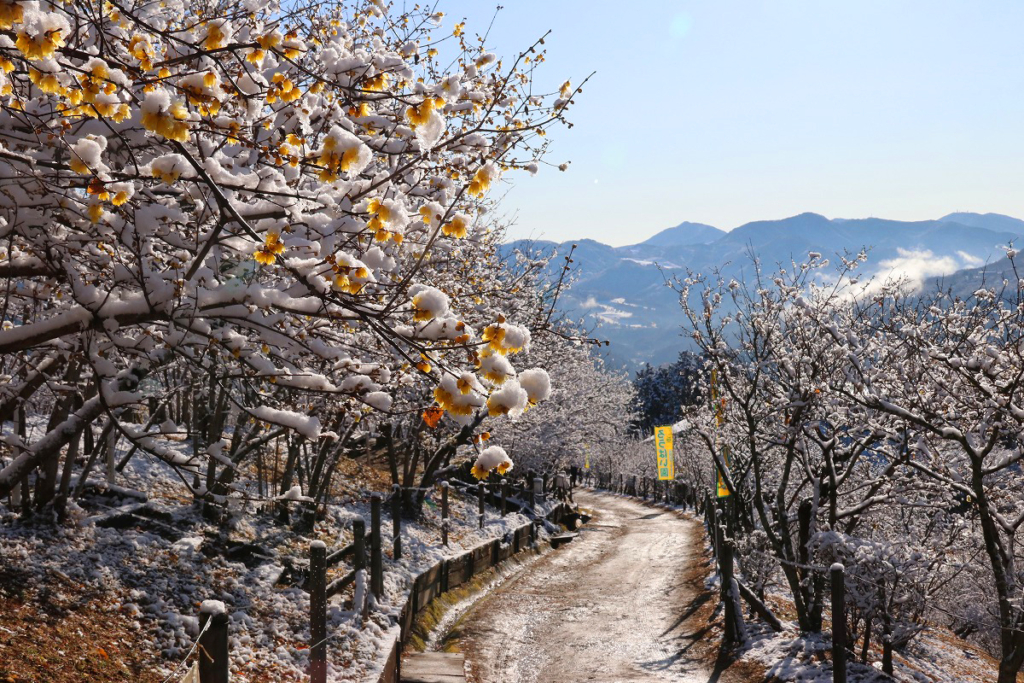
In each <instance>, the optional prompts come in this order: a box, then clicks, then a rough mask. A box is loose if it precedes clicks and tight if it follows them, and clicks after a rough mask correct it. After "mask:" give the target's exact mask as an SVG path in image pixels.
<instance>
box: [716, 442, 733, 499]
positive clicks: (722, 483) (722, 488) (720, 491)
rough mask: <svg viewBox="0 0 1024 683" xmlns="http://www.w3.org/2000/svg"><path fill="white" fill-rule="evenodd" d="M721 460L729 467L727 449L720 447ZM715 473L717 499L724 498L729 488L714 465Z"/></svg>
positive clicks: (726, 447)
mask: <svg viewBox="0 0 1024 683" xmlns="http://www.w3.org/2000/svg"><path fill="white" fill-rule="evenodd" d="M722 460H724V461H725V466H726V467H729V464H730V463H729V447H728V446H723V447H722ZM715 471H716V472H717V473H718V497H719V498H725V497H726V496H728V495H729V487H728V486H726V485H725V478H724V477H722V471H721V470H720V469H718V465H715Z"/></svg>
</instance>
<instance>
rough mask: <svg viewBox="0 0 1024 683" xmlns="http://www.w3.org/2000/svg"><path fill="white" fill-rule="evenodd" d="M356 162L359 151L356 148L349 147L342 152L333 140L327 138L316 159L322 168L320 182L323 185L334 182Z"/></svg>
mask: <svg viewBox="0 0 1024 683" xmlns="http://www.w3.org/2000/svg"><path fill="white" fill-rule="evenodd" d="M358 160H359V150H358V149H357V148H355V147H349V148H348V149H346V150H344V151H342V150H339V149H338V145H337V142H336V141H335V139H334V138H333V137H328V138H327V139H326V140H324V145H323V150H321V152H320V157H319V159H317V163H318V164H319V165H320V166H321V167H322V168H321V170H320V180H322V181H324V182H325V183H331V182H334V181H335V180H337V179H338V178H340V177H341V174H342V173H348V170H349V169H350V168H351V167H352V166H354V165H355V164H356V163H357V162H358Z"/></svg>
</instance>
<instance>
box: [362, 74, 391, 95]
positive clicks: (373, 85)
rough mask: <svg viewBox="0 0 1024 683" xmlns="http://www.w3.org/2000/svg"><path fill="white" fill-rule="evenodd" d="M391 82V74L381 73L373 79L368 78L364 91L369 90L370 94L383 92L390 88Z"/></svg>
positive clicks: (364, 84) (364, 82)
mask: <svg viewBox="0 0 1024 683" xmlns="http://www.w3.org/2000/svg"><path fill="white" fill-rule="evenodd" d="M390 80H391V76H390V74H387V73H383V72H382V73H379V74H377V75H376V76H374V77H373V78H368V79H366V80H365V81H363V90H369V91H370V92H381V91H383V90H384V89H385V88H387V87H388V82H389V81H390Z"/></svg>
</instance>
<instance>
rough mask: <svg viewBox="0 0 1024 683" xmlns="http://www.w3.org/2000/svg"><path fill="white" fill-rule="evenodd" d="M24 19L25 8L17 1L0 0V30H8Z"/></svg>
mask: <svg viewBox="0 0 1024 683" xmlns="http://www.w3.org/2000/svg"><path fill="white" fill-rule="evenodd" d="M23 21H25V8H23V7H22V6H21V4H20V3H18V2H9V1H8V0H2V1H0V30H4V31H10V30H11V29H12V28H14V25H15V24H20V23H21V22H23Z"/></svg>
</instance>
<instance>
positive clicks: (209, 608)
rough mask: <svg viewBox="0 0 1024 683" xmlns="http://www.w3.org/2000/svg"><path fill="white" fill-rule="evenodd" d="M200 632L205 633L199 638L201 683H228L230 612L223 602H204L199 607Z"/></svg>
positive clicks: (229, 674) (229, 673)
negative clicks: (204, 630)
mask: <svg viewBox="0 0 1024 683" xmlns="http://www.w3.org/2000/svg"><path fill="white" fill-rule="evenodd" d="M207 622H209V627H207ZM204 628H206V632H205V633H203V629H204ZM199 632H200V633H203V635H201V636H200V637H199V681H200V683H228V679H229V678H230V676H231V672H230V669H229V668H228V611H227V608H226V607H224V603H223V602H221V601H220V600H204V601H203V604H202V605H201V606H200V607H199Z"/></svg>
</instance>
